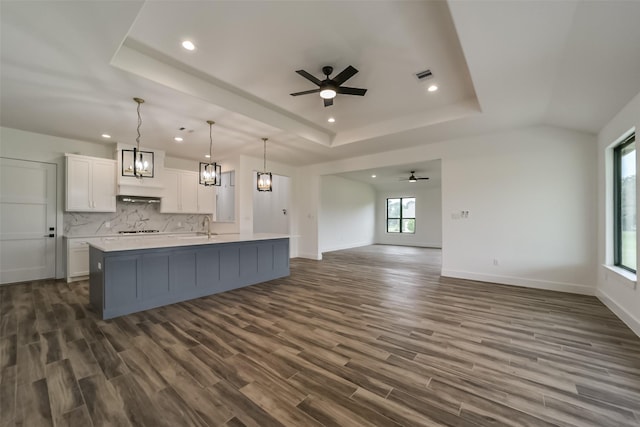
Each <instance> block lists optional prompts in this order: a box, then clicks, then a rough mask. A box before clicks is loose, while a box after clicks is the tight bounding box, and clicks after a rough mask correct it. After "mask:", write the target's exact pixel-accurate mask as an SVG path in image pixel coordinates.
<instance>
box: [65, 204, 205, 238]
mask: <svg viewBox="0 0 640 427" xmlns="http://www.w3.org/2000/svg"><path fill="white" fill-rule="evenodd" d="M205 216H206V215H198V214H163V213H160V206H159V204H140V203H126V202H121V201H119V200H118V201H117V203H116V212H65V213H64V234H65V235H66V236H68V237H73V236H93V235H97V236H100V235H105V234H116V233H118V232H119V231H134V230H135V231H138V230H160V232H169V233H181V232H182V233H188V232H194V231H203V230H204V226H203V221H204V217H205ZM107 225H109V227H107Z"/></svg>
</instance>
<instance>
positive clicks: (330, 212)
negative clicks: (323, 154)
mask: <svg viewBox="0 0 640 427" xmlns="http://www.w3.org/2000/svg"><path fill="white" fill-rule="evenodd" d="M375 203H376V193H375V191H374V189H373V187H372V186H370V185H367V184H365V183H362V182H357V181H353V180H350V179H346V178H342V177H339V176H332V175H329V176H322V177H320V212H319V216H318V218H319V223H320V229H321V230H322V232H321V233H320V235H319V236H318V239H319V242H320V244H319V246H320V249H319V250H320V252H321V253H322V252H330V251H336V250H340V249H347V248H355V247H358V246H365V245H371V244H373V242H374V227H375Z"/></svg>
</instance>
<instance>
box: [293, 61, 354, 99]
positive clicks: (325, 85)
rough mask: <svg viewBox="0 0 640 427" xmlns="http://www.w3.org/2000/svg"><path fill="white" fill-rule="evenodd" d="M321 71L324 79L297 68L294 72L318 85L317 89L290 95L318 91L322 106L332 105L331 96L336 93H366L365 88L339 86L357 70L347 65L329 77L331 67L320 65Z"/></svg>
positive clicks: (294, 94) (334, 95)
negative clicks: (322, 102) (335, 74)
mask: <svg viewBox="0 0 640 427" xmlns="http://www.w3.org/2000/svg"><path fill="white" fill-rule="evenodd" d="M322 72H323V73H324V75H325V76H326V79H324V80H320V79H318V78H316V77H314V76H313V75H311V74H309V73H308V72H306V71H305V70H298V71H296V73H298V74H300V75H301V76H302V77H304V78H305V79H307V80H309V81H311V82H313V83H315V84H316V85H318V86H319V87H318V89H312V90H305V91H302V92H296V93H292V94H291V96H299V95H307V94H310V93H318V92H319V93H320V98H322V99H323V100H324V106H325V107H329V106H331V105H333V98H335V97H336V95H337V94H341V95H358V96H364V94H365V93H367V90H366V89H359V88H355V87H344V86H341V85H342V84H343V83H344V82H346V81H347V80H349V79H350V78H351V77H353V76H354V75H355V74H356V73H357V72H358V70H356V69H355V68H354V67H352V66H351V65H349V66H348V67H347V68H345V69H344V70H342V72H340V73H339V74H338V75H337V76H335V77H334V78H332V79H330V78H329V76H330V75H331V73H333V67H330V66H328V65H327V66H325V67H322Z"/></svg>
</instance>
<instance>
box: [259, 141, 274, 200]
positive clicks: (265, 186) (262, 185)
mask: <svg viewBox="0 0 640 427" xmlns="http://www.w3.org/2000/svg"><path fill="white" fill-rule="evenodd" d="M268 139H269V138H262V141H263V143H264V157H263V158H264V163H263V168H262V172H258V191H272V186H271V184H272V182H273V180H272V176H271V172H267V140H268Z"/></svg>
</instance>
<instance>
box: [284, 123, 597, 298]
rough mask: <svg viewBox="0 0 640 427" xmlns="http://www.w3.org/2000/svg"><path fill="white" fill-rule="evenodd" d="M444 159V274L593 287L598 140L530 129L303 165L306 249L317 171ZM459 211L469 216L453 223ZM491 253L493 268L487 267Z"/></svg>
mask: <svg viewBox="0 0 640 427" xmlns="http://www.w3.org/2000/svg"><path fill="white" fill-rule="evenodd" d="M408 159H410V161H411V162H419V161H427V160H436V159H442V213H443V229H442V255H443V265H442V268H443V274H445V275H449V276H453V277H462V278H472V279H476V280H486V281H492V282H498V283H505V284H515V285H520V286H530V287H537V288H547V289H556V290H563V291H570V292H578V293H586V294H594V293H595V274H596V269H595V262H596V250H595V248H596V231H595V230H596V214H595V212H596V194H595V191H594V189H595V187H596V173H595V170H596V139H595V137H594V136H593V135H588V134H584V133H579V132H574V131H569V130H564V129H560V128H556V127H552V126H535V127H529V128H522V129H518V130H513V131H508V132H502V133H496V134H489V135H480V136H475V137H469V138H463V139H457V140H449V141H443V142H433V143H431V144H427V145H422V146H419V147H414V148H409V149H403V150H395V151H388V152H385V153H379V154H375V155H368V156H361V157H354V158H349V159H343V160H340V161H335V162H329V163H323V164H318V165H314V166H310V167H307V168H305V177H306V178H307V180H308V182H309V185H308V186H306V187H305V188H304V191H301V192H298V193H297V196H296V197H299V198H300V200H304V202H305V203H307V204H308V205H306V206H305V210H307V213H306V215H305V217H303V218H301V220H300V224H299V225H300V228H299V232H300V234H301V236H302V237H301V239H302V242H304V244H305V247H304V252H303V254H304V255H305V256H306V255H310V257H315V258H317V259H319V258H321V253H320V250H319V245H317V244H316V246H315V250H314V248H313V246H314V243H316V241H317V236H318V235H322V234H323V233H324V232H325V230H324V228H323V227H322V224H321V223H320V224H319V223H318V222H317V221H314V218H313V211H312V210H313V207H314V206H317V205H318V204H319V203H320V200H321V199H320V188H319V187H320V186H319V185H316V181H315V179H316V177H317V176H320V175H326V174H335V173H341V172H347V171H352V170H361V169H371V168H376V167H384V166H390V165H403V164H406V163H407V161H408ZM461 210H468V211H469V212H470V215H469V218H468V219H464V220H463V219H453V218H452V214H454V213H455V212H459V211H461ZM494 258H497V259H498V262H499V265H498V266H494V265H493V259H494Z"/></svg>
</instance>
